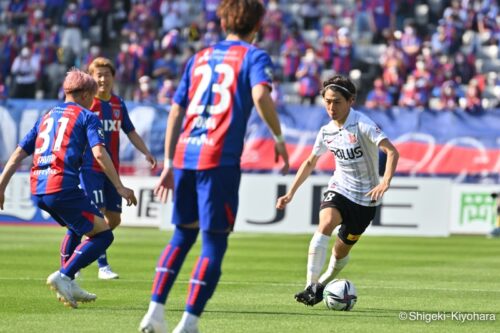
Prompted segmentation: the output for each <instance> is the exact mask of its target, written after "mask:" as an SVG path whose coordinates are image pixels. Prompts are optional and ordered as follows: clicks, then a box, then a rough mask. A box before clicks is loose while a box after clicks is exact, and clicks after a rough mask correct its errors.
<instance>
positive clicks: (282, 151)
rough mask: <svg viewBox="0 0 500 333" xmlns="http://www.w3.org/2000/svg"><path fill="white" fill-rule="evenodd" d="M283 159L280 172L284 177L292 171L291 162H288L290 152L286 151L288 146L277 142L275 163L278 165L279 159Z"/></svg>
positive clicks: (275, 145)
mask: <svg viewBox="0 0 500 333" xmlns="http://www.w3.org/2000/svg"><path fill="white" fill-rule="evenodd" d="M280 156H281V158H282V159H283V163H284V165H283V167H282V168H281V170H280V173H281V174H282V175H286V174H287V173H288V169H290V162H289V161H288V151H287V150H286V145H285V143H284V142H276V143H275V144H274V162H275V163H278V161H279V157H280Z"/></svg>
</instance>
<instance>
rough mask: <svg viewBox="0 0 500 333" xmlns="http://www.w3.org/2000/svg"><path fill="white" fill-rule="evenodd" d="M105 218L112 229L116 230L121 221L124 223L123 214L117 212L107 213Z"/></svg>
mask: <svg viewBox="0 0 500 333" xmlns="http://www.w3.org/2000/svg"><path fill="white" fill-rule="evenodd" d="M105 218H106V223H107V224H108V225H109V227H110V228H111V230H114V229H115V228H116V227H118V226H119V225H120V223H122V218H121V214H116V213H114V214H106V215H105Z"/></svg>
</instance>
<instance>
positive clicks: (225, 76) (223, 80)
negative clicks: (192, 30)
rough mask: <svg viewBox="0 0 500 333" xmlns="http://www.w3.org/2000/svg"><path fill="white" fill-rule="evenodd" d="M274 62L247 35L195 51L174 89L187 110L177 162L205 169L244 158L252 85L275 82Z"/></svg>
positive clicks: (235, 162)
mask: <svg viewBox="0 0 500 333" xmlns="http://www.w3.org/2000/svg"><path fill="white" fill-rule="evenodd" d="M272 68H273V65H272V62H271V58H270V57H269V55H268V54H267V53H266V52H264V51H263V50H261V49H259V48H257V47H255V46H253V45H251V44H248V43H246V42H244V41H228V40H225V41H221V42H219V43H217V44H215V45H213V46H211V47H209V48H206V49H204V50H201V51H199V52H198V53H196V54H195V55H194V56H193V57H192V58H191V59H190V60H189V61H188V63H187V65H186V69H185V71H184V74H183V76H182V79H181V81H180V83H179V86H178V88H177V91H176V93H175V95H174V102H175V103H176V104H178V105H179V106H181V107H182V108H184V109H185V110H186V116H185V119H184V123H183V126H182V132H181V134H180V137H179V141H178V143H177V147H176V154H175V158H174V166H175V167H176V168H183V169H190V170H206V169H210V168H214V167H218V166H234V165H239V164H240V157H241V153H242V151H243V139H244V136H245V131H246V126H247V120H248V117H249V116H250V112H251V110H252V108H253V100H252V94H251V90H252V88H253V87H254V86H256V85H258V84H265V85H267V86H269V88H271V83H272Z"/></svg>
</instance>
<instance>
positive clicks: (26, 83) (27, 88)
mask: <svg viewBox="0 0 500 333" xmlns="http://www.w3.org/2000/svg"><path fill="white" fill-rule="evenodd" d="M39 72H40V57H35V56H33V55H32V52H31V50H30V49H29V47H27V46H25V47H23V49H22V50H21V54H20V55H19V56H17V57H16V59H14V63H13V64H12V68H11V73H12V74H13V75H14V83H15V84H14V88H13V91H12V97H13V98H35V94H36V83H37V78H38V74H39Z"/></svg>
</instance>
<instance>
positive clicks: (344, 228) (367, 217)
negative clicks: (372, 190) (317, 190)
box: [320, 191, 377, 245]
mask: <svg viewBox="0 0 500 333" xmlns="http://www.w3.org/2000/svg"><path fill="white" fill-rule="evenodd" d="M328 207H330V208H337V209H338V210H339V212H340V215H341V216H342V223H341V224H340V230H339V233H338V236H339V238H340V239H342V240H343V241H344V243H346V244H348V245H353V244H355V243H356V242H357V241H358V239H359V237H361V234H363V232H365V230H366V228H367V227H368V225H369V224H370V222H371V221H372V220H373V218H374V217H375V211H376V209H377V208H376V207H367V206H362V205H358V204H357V203H355V202H352V201H351V200H349V199H347V198H346V197H344V196H343V195H342V194H339V193H337V192H334V191H326V192H325V194H324V197H323V201H322V202H321V206H320V210H321V209H323V208H328Z"/></svg>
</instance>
